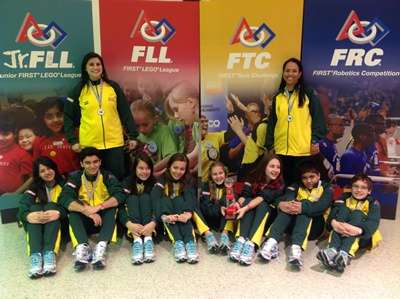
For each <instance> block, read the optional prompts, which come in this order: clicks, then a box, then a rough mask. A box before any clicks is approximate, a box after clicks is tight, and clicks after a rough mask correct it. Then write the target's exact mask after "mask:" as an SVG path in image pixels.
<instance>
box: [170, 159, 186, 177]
mask: <svg viewBox="0 0 400 299" xmlns="http://www.w3.org/2000/svg"><path fill="white" fill-rule="evenodd" d="M185 170H186V162H185V161H174V162H172V164H171V167H170V169H169V172H170V174H171V177H172V178H173V179H174V180H176V181H178V180H180V179H181V178H182V177H183V175H184V174H185Z"/></svg>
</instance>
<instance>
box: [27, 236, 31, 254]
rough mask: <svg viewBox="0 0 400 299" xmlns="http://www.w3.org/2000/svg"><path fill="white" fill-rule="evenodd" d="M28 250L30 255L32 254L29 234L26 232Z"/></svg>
mask: <svg viewBox="0 0 400 299" xmlns="http://www.w3.org/2000/svg"><path fill="white" fill-rule="evenodd" d="M26 252H27V253H28V256H30V255H31V247H30V246H29V234H28V232H26Z"/></svg>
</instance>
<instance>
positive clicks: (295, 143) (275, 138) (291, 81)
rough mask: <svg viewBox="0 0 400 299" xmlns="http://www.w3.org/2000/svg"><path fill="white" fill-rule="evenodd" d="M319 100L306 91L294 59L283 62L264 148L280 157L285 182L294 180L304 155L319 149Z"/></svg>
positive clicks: (321, 124)
mask: <svg viewBox="0 0 400 299" xmlns="http://www.w3.org/2000/svg"><path fill="white" fill-rule="evenodd" d="M326 132H327V131H326V124H325V118H324V114H323V111H322V107H321V104H320V101H319V99H318V98H317V97H315V95H314V94H313V93H312V92H310V91H308V90H306V88H305V85H304V82H303V67H302V65H301V62H300V61H299V60H298V59H296V58H290V59H288V60H287V61H285V63H284V64H283V74H282V79H281V83H280V86H279V91H278V93H277V94H276V95H275V96H274V98H273V100H272V106H271V112H270V115H269V119H268V128H267V138H266V147H267V148H268V150H274V151H275V153H276V154H277V155H279V157H280V158H281V160H282V163H283V169H284V170H288V169H290V170H293V171H284V179H285V182H286V184H291V183H293V182H294V181H296V180H298V179H299V178H298V173H297V171H296V170H297V168H298V165H299V164H300V163H301V162H302V161H303V160H304V158H305V157H309V156H311V155H315V154H317V153H318V152H319V146H318V141H319V140H320V139H321V138H323V137H324V136H325V135H326Z"/></svg>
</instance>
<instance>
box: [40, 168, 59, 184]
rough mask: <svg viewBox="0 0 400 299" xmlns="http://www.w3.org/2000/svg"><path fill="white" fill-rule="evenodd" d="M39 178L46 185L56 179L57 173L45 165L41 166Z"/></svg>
mask: <svg viewBox="0 0 400 299" xmlns="http://www.w3.org/2000/svg"><path fill="white" fill-rule="evenodd" d="M39 176H40V178H41V179H42V180H43V181H44V182H45V183H51V182H53V181H54V179H55V177H56V172H55V171H54V170H53V169H51V168H50V167H47V166H45V165H43V164H39Z"/></svg>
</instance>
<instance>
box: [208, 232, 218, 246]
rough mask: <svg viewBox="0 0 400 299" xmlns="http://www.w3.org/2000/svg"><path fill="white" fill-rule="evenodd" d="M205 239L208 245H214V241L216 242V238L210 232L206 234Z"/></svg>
mask: <svg viewBox="0 0 400 299" xmlns="http://www.w3.org/2000/svg"><path fill="white" fill-rule="evenodd" d="M206 240H207V243H208V244H210V245H214V244H215V243H217V240H215V237H214V235H212V234H209V235H207V236H206Z"/></svg>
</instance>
